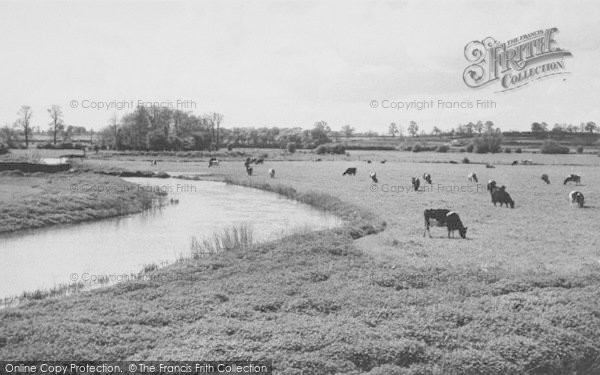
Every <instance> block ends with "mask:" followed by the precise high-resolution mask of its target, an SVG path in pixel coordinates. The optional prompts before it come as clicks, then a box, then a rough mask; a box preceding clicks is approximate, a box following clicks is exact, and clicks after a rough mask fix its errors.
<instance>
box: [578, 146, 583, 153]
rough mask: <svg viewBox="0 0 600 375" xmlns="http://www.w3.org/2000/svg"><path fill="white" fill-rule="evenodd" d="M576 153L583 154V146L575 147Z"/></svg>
mask: <svg viewBox="0 0 600 375" xmlns="http://www.w3.org/2000/svg"><path fill="white" fill-rule="evenodd" d="M577 153H578V154H583V146H577Z"/></svg>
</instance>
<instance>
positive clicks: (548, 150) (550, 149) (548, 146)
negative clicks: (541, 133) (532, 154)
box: [540, 140, 569, 154]
mask: <svg viewBox="0 0 600 375" xmlns="http://www.w3.org/2000/svg"><path fill="white" fill-rule="evenodd" d="M540 152H541V153H542V154H568V153H569V148H568V147H566V146H562V145H560V144H559V143H558V142H555V141H552V140H547V141H544V143H543V144H542V147H540Z"/></svg>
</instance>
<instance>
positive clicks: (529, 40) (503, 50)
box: [463, 27, 572, 91]
mask: <svg viewBox="0 0 600 375" xmlns="http://www.w3.org/2000/svg"><path fill="white" fill-rule="evenodd" d="M556 34H558V29H557V28H556V27H553V28H550V29H546V30H537V31H534V32H532V33H529V34H525V35H521V36H520V37H517V38H513V39H510V40H509V41H507V42H504V43H501V42H498V41H497V40H495V39H494V38H492V37H488V38H485V39H483V40H482V41H478V40H475V41H472V42H471V43H469V44H467V46H466V47H465V57H466V59H467V60H468V61H469V63H471V65H469V66H468V67H467V68H466V69H465V71H464V73H463V80H464V81H465V84H466V85H467V86H469V87H471V88H479V87H482V86H486V85H489V84H491V83H494V82H496V81H498V82H499V84H500V86H501V89H500V90H499V91H508V90H513V89H516V88H519V87H523V86H525V85H527V84H529V83H531V82H533V81H536V80H538V79H540V78H545V77H549V76H553V75H560V74H567V73H568V72H567V71H566V67H565V58H566V57H571V56H572V54H571V52H569V51H567V50H564V49H562V48H559V47H558V43H557V42H556Z"/></svg>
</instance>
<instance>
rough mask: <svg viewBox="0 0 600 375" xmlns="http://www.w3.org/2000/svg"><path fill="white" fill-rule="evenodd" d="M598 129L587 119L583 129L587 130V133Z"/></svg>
mask: <svg viewBox="0 0 600 375" xmlns="http://www.w3.org/2000/svg"><path fill="white" fill-rule="evenodd" d="M597 129H598V126H597V125H596V123H595V122H593V121H589V122H588V123H587V124H585V131H587V132H589V133H593V132H595V131H596V130H597Z"/></svg>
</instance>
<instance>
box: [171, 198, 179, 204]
mask: <svg viewBox="0 0 600 375" xmlns="http://www.w3.org/2000/svg"><path fill="white" fill-rule="evenodd" d="M178 203H179V199H173V198H171V204H178Z"/></svg>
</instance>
